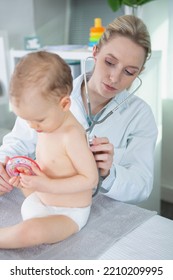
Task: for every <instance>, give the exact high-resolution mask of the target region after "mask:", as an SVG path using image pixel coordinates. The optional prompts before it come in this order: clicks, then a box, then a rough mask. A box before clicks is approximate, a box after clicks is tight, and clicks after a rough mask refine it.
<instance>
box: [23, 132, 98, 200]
mask: <svg viewBox="0 0 173 280" xmlns="http://www.w3.org/2000/svg"><path fill="white" fill-rule="evenodd" d="M64 146H65V151H64V152H65V153H66V154H67V155H68V157H69V160H70V161H71V162H72V163H73V166H74V169H75V170H76V174H75V175H74V176H71V177H68V178H61V179H51V178H48V177H47V176H45V174H43V173H42V172H41V171H40V170H39V169H37V168H35V167H34V166H33V171H34V173H35V174H36V175H37V176H26V175H23V174H21V184H22V185H23V187H25V188H33V189H34V188H35V189H36V190H37V191H41V192H49V193H56V194H65V193H75V192H80V191H85V190H89V189H93V188H95V187H96V186H97V183H98V170H97V165H96V162H95V159H94V156H93V154H92V152H91V151H90V149H89V147H88V144H87V141H86V136H85V134H84V133H81V131H78V130H77V129H74V128H72V129H70V131H69V132H68V134H67V136H66V137H65V140H64ZM64 168H65V167H64Z"/></svg>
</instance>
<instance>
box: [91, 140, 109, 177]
mask: <svg viewBox="0 0 173 280" xmlns="http://www.w3.org/2000/svg"><path fill="white" fill-rule="evenodd" d="M90 149H91V151H92V152H93V154H94V157H95V160H96V163H97V167H98V168H99V169H100V175H101V176H103V177H106V176H108V175H109V173H110V169H111V167H112V163H113V156H114V146H113V145H112V144H111V143H110V142H109V139H108V138H107V137H95V138H94V139H93V140H92V145H91V146H90Z"/></svg>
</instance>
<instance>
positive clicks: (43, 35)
mask: <svg viewBox="0 0 173 280" xmlns="http://www.w3.org/2000/svg"><path fill="white" fill-rule="evenodd" d="M171 11H173V1H172V0H154V1H151V2H149V3H147V4H145V5H143V6H142V10H140V17H141V18H142V19H143V20H144V22H145V23H146V24H147V26H148V29H149V31H150V34H151V40H152V49H153V54H152V57H151V60H150V61H148V63H147V65H146V69H145V71H144V73H143V74H142V76H141V77H142V79H143V86H142V89H140V90H139V91H138V93H137V94H138V95H139V96H140V97H141V98H143V99H144V100H145V101H146V102H148V103H149V104H150V105H151V107H152V109H153V113H154V115H155V118H156V121H157V125H158V129H159V137H158V141H157V147H156V152H155V176H154V188H153V192H152V194H151V196H150V198H149V199H148V200H147V201H146V202H144V203H141V204H139V205H140V206H142V207H145V208H148V209H150V210H156V211H158V212H159V213H160V205H161V200H163V201H167V202H170V203H173V144H172V143H173V71H172V63H173V29H172V28H171V26H173V17H172V14H171ZM124 13H125V10H124V7H122V8H120V9H119V10H118V11H117V12H113V11H112V10H111V8H110V7H109V6H108V3H107V0H87V1H84V0H0V142H1V141H2V137H3V136H4V135H5V134H6V133H7V132H8V131H9V130H10V129H11V128H12V126H13V124H14V121H15V116H14V114H13V113H12V112H11V111H10V110H9V104H8V81H9V78H10V75H11V73H12V71H13V69H12V64H13V63H14V60H15V57H14V55H13V54H14V51H15V50H16V51H21V54H22V51H23V50H24V48H25V46H24V39H25V38H26V37H30V36H37V37H38V38H39V40H40V44H41V46H42V47H44V46H58V45H69V44H73V45H74V44H75V45H86V46H87V44H88V41H89V29H90V27H92V26H93V25H94V18H96V17H100V18H101V19H102V24H103V25H104V26H106V25H107V24H108V23H109V22H110V21H112V20H113V19H114V18H115V17H117V16H119V15H123V14H124ZM12 62H13V63H12ZM144 149H145V147H144Z"/></svg>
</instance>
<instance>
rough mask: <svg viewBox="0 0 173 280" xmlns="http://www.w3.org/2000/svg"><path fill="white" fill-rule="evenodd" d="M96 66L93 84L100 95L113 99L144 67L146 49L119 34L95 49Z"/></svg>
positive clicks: (92, 79)
mask: <svg viewBox="0 0 173 280" xmlns="http://www.w3.org/2000/svg"><path fill="white" fill-rule="evenodd" d="M93 56H94V58H95V68H94V72H93V75H92V78H91V86H92V87H93V88H94V91H95V93H97V94H98V95H100V96H102V97H104V98H106V99H107V98H108V99H111V98H113V97H114V96H115V95H116V94H117V93H119V92H121V91H123V90H124V89H126V88H128V87H129V86H130V85H131V84H132V82H133V81H134V80H135V78H136V77H137V76H138V75H139V73H140V72H141V70H142V68H143V64H144V60H145V50H144V49H143V48H142V47H141V46H139V45H137V44H136V43H134V42H133V41H132V40H130V39H129V38H127V37H123V36H117V37H115V38H113V39H111V40H110V41H109V42H107V43H106V44H105V45H103V46H102V47H101V49H100V50H98V49H97V48H94V49H93Z"/></svg>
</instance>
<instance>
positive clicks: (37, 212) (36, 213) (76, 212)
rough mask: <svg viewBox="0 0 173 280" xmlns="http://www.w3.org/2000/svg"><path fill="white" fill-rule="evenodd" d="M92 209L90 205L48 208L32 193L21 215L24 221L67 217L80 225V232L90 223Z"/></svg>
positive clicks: (25, 201) (23, 206)
mask: <svg viewBox="0 0 173 280" xmlns="http://www.w3.org/2000/svg"><path fill="white" fill-rule="evenodd" d="M90 209H91V206H90V205H89V206H87V207H84V208H66V207H56V206H47V205H44V204H43V203H42V202H41V200H40V199H39V197H38V196H37V194H36V193H32V194H31V195H29V196H28V197H27V198H26V199H25V200H24V202H23V204H22V207H21V214H22V218H23V220H28V219H32V218H38V217H46V216H50V215H65V216H67V217H69V218H71V219H72V220H73V221H74V222H75V223H76V224H77V225H78V227H79V230H80V229H81V228H83V227H84V226H85V225H86V223H87V221H88V218H89V214H90Z"/></svg>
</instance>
